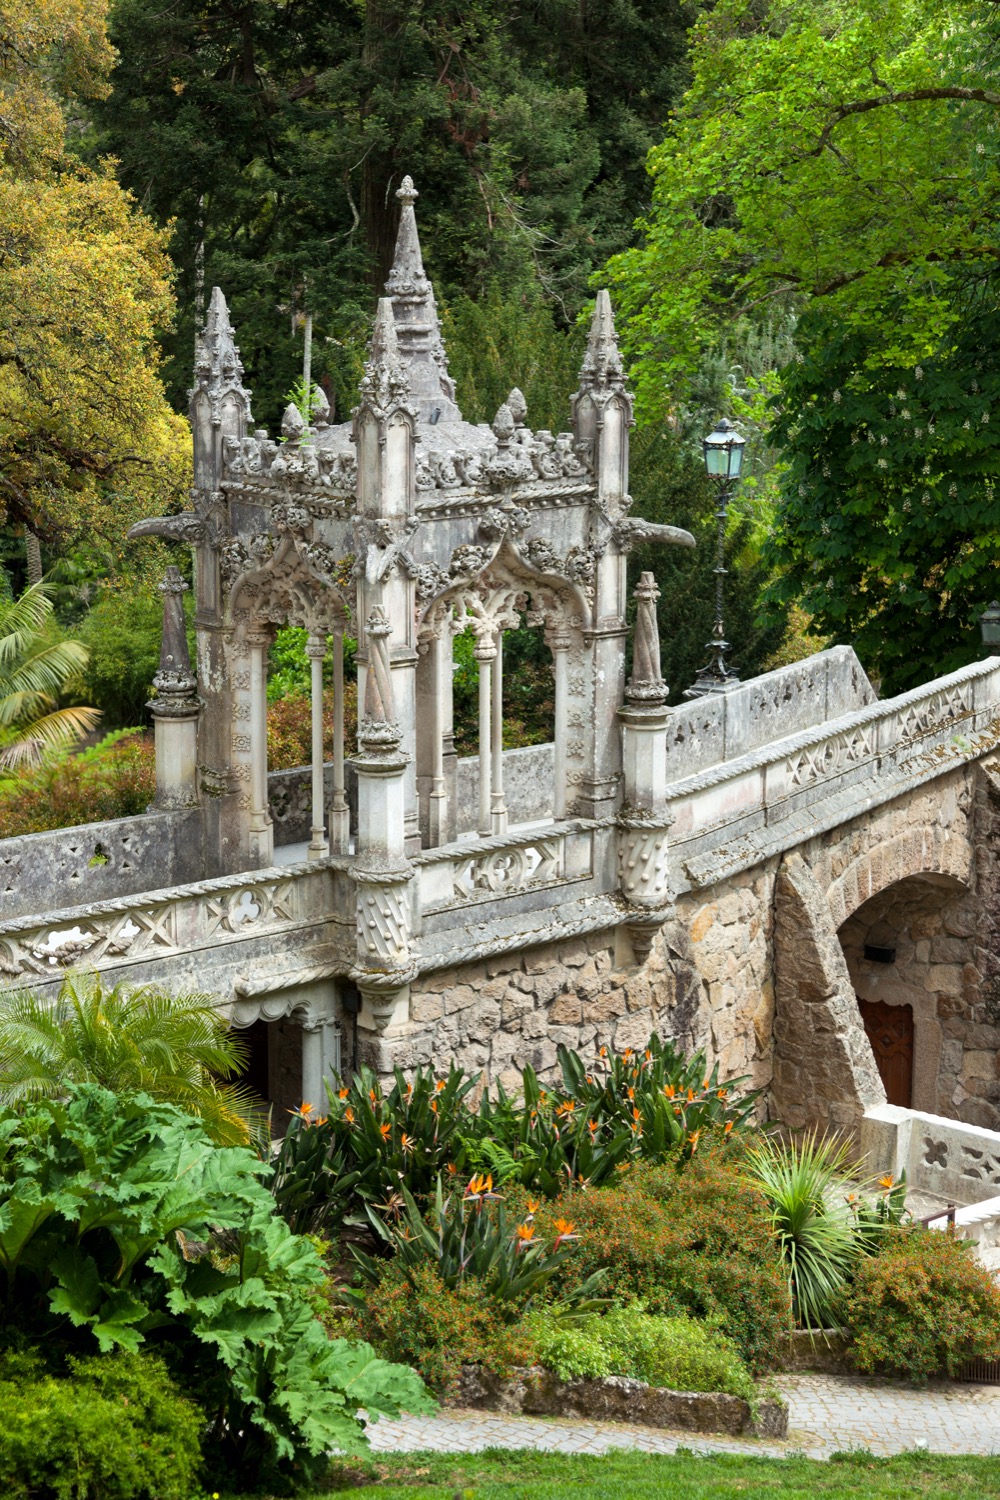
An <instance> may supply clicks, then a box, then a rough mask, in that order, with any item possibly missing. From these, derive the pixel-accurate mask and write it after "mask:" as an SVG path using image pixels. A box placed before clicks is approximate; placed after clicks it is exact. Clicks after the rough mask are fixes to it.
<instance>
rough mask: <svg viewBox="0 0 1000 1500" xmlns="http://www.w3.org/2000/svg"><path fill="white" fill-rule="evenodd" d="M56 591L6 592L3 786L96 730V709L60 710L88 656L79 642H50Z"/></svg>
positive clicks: (0, 614) (0, 631)
mask: <svg viewBox="0 0 1000 1500" xmlns="http://www.w3.org/2000/svg"><path fill="white" fill-rule="evenodd" d="M51 619H52V600H51V598H50V590H49V588H48V587H47V585H46V584H45V583H44V582H43V583H36V584H35V585H33V587H31V588H28V589H25V591H24V592H23V593H22V594H21V595H20V597H19V598H17V599H12V598H11V597H10V595H9V594H6V593H5V592H4V591H2V590H0V783H2V781H3V780H4V779H5V777H6V776H9V773H10V772H11V771H12V770H13V769H15V768H17V767H19V766H22V765H29V766H30V765H33V764H37V763H38V761H39V760H40V759H41V758H42V756H43V755H44V754H45V753H46V752H53V751H55V752H58V751H60V750H65V749H66V748H67V747H68V746H69V745H72V744H75V743H76V742H77V741H78V740H79V739H80V737H81V736H82V735H83V734H85V733H86V732H87V730H88V729H92V728H93V726H94V724H95V723H96V722H97V718H98V715H97V713H96V712H95V711H94V710H93V709H91V708H65V707H60V706H59V697H60V694H61V693H62V692H63V691H64V690H65V689H66V688H67V687H68V686H70V685H72V684H73V683H74V682H77V681H79V679H80V676H81V674H82V672H83V669H84V667H85V666H86V664H87V652H86V650H85V649H84V648H83V646H81V645H80V643H79V642H78V641H60V640H50V639H48V636H49V635H50V633H51Z"/></svg>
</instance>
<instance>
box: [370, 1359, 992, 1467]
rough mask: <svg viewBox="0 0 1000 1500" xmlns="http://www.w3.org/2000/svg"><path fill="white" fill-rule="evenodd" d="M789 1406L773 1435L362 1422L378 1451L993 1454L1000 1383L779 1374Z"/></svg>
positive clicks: (546, 1422)
mask: <svg viewBox="0 0 1000 1500" xmlns="http://www.w3.org/2000/svg"><path fill="white" fill-rule="evenodd" d="M775 1384H776V1385H777V1386H778V1387H779V1388H780V1390H781V1392H782V1394H783V1395H784V1397H785V1400H786V1401H787V1402H788V1407H789V1422H788V1437H787V1439H785V1440H783V1441H781V1442H775V1441H773V1440H768V1441H767V1442H757V1441H755V1440H754V1439H752V1438H726V1437H710V1436H707V1435H702V1434H700V1433H690V1432H687V1433H680V1432H665V1431H663V1430H661V1429H658V1428H652V1427H631V1426H628V1425H627V1424H625V1423H619V1422H582V1421H578V1420H573V1421H560V1420H557V1419H554V1418H548V1417H519V1416H513V1417H508V1416H501V1415H499V1414H497V1413H494V1412H480V1411H457V1410H450V1409H449V1410H446V1411H444V1412H442V1414H441V1415H440V1416H437V1417H404V1418H401V1419H400V1420H399V1421H396V1422H391V1421H387V1420H384V1419H383V1420H382V1421H380V1422H378V1423H376V1424H375V1425H374V1426H373V1427H371V1428H370V1429H369V1435H370V1437H371V1443H372V1447H373V1448H375V1449H377V1450H379V1451H381V1452H383V1453H412V1452H416V1451H419V1450H423V1451H432V1452H436V1453H477V1452H480V1451H481V1450H482V1449H484V1448H535V1449H544V1450H546V1451H547V1452H553V1453H606V1452H607V1450H608V1449H609V1448H632V1449H635V1450H637V1451H639V1452H643V1453H675V1452H676V1451H677V1449H678V1448H679V1447H684V1448H688V1449H691V1450H692V1451H693V1452H695V1453H756V1454H760V1455H766V1456H768V1457H780V1456H781V1455H782V1454H785V1453H795V1452H798V1453H806V1454H808V1455H809V1456H810V1457H812V1458H829V1456H830V1454H831V1453H837V1452H844V1451H845V1450H847V1449H851V1448H867V1449H868V1450H869V1451H870V1452H871V1453H875V1454H879V1455H882V1456H888V1455H890V1454H893V1453H901V1452H904V1451H905V1450H906V1449H911V1448H916V1447H926V1448H927V1449H928V1450H929V1451H930V1452H931V1453H950V1454H964V1453H975V1454H983V1455H987V1456H988V1455H990V1454H994V1453H1000V1387H998V1386H988V1385H955V1384H952V1383H951V1382H944V1381H942V1382H938V1383H935V1384H933V1385H930V1386H928V1387H927V1389H926V1390H914V1389H912V1388H911V1387H909V1386H904V1385H898V1384H896V1383H894V1382H892V1381H885V1380H866V1379H862V1378H860V1377H849V1376H842V1375H782V1376H779V1377H778V1379H777V1380H776V1381H775Z"/></svg>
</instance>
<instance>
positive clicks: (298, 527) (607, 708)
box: [133, 178, 693, 993]
mask: <svg viewBox="0 0 1000 1500" xmlns="http://www.w3.org/2000/svg"><path fill="white" fill-rule="evenodd" d="M396 196H397V198H398V200H399V204H400V222H399V234H398V241H397V247H396V256H395V261H394V264H393V267H392V271H391V273H390V276H389V279H388V281H387V283H386V288H385V293H386V295H385V296H384V297H383V298H382V299H381V300H380V302H379V305H378V311H377V315H376V319H375V324H374V328H373V334H372V341H371V346H370V350H369V357H368V361H367V364H366V367H365V372H364V376H363V379H362V381H361V383H360V386H359V391H358V404H357V406H356V407H355V409H354V411H353V412H352V413H351V419H350V420H349V421H346V422H337V421H335V420H334V417H333V413H332V412H331V411H330V408H329V404H328V402H327V401H326V398H325V397H322V396H320V397H319V398H318V401H317V405H316V407H315V409H314V410H313V412H312V415H311V418H310V419H309V420H307V419H306V417H305V416H304V415H303V413H302V412H300V411H299V410H298V408H297V407H295V406H294V405H293V406H289V407H288V408H287V410H286V411H285V413H284V416H283V418H282V422H281V431H280V434H278V435H277V436H276V437H274V438H272V437H271V436H270V435H269V433H268V432H267V431H266V430H264V429H262V428H258V427H255V426H254V424H253V418H252V415H251V408H250V392H249V391H248V390H247V389H246V387H245V385H244V383H243V365H242V363H241V360H240V356H239V350H238V348H237V346H236V342H235V335H234V331H233V327H232V324H231V322H230V318H229V311H228V308H227V306H226V302H225V298H224V297H223V295H222V292H221V291H220V290H219V289H218V288H216V289H215V290H214V291H213V293H212V298H211V303H210V306H209V312H208V319H207V323H206V326H205V330H204V333H203V335H202V337H201V338H200V340H199V343H198V351H197V358H196V363H195V384H194V388H193V390H192V392H191V421H192V428H193V433H194V489H193V492H192V507H191V509H190V510H189V511H186V512H185V513H184V514H182V515H175V516H168V517H162V518H159V519H154V520H149V521H144V522H142V523H140V525H139V526H137V527H136V528H134V533H133V534H134V535H137V536H139V535H160V536H165V537H169V538H171V539H173V540H182V541H186V542H188V543H190V544H191V545H192V547H193V548H194V551H195V560H196V566H195V590H196V606H197V608H196V623H197V632H198V681H197V689H198V695H197V699H193V700H192V698H191V695H190V694H189V698H188V702H189V705H190V703H191V702H192V701H193V702H194V703H195V705H196V706H197V705H198V704H200V715H198V714H196V717H197V718H198V724H197V730H196V732H197V736H198V739H197V755H196V757H193V759H195V760H196V763H197V765H198V767H199V772H198V774H199V776H200V777H201V785H202V787H203V788H205V790H206V792H208V793H210V794H211V796H212V798H213V799H214V801H213V806H214V807H215V808H216V809H217V811H218V817H217V818H215V819H214V822H213V827H215V828H216V830H217V837H218V840H219V851H223V850H225V851H228V854H226V853H222V852H219V851H217V852H218V853H219V860H220V862H221V864H222V865H223V866H225V864H226V859H227V858H228V859H229V861H230V868H232V867H234V865H233V862H234V861H236V860H238V859H243V860H245V861H248V862H249V863H257V864H268V863H270V862H271V860H272V858H273V848H272V826H271V818H270V812H269V808H268V803H267V696H266V695H267V672H268V650H269V647H270V644H271V642H272V640H273V637H274V632H275V630H276V629H277V628H278V627H280V626H283V625H286V624H290V625H295V626H299V627H302V628H303V629H304V630H305V631H306V632H307V645H306V654H307V655H308V657H309V660H310V664H311V665H310V673H311V679H310V680H311V682H312V691H313V704H312V730H313V733H312V746H313V817H312V823H313V837H312V842H311V843H310V845H309V853H310V855H313V856H316V857H320V856H323V855H325V854H327V853H333V854H337V855H339V856H342V857H347V858H348V860H351V859H353V862H354V863H353V865H352V866H351V869H352V871H353V874H354V878H355V879H356V880H357V881H359V882H360V883H361V884H362V885H363V886H364V887H365V891H366V894H365V897H364V900H361V898H360V896H359V898H358V902H357V909H358V913H359V915H358V965H357V974H356V976H355V977H356V978H357V979H358V982H359V983H361V984H362V987H364V983H365V981H366V978H367V981H368V983H369V988H370V989H371V990H372V992H373V993H374V992H375V991H376V990H377V991H378V992H379V993H383V992H387V991H389V990H391V988H392V985H391V983H390V980H391V978H392V974H393V973H395V974H396V976H397V978H398V977H399V975H401V974H402V973H403V972H404V971H405V969H406V966H407V963H408V962H409V960H408V958H407V950H408V943H409V936H408V933H407V931H406V922H405V921H404V920H403V917H402V916H399V914H400V913H402V914H404V915H405V913H406V912H407V911H408V910H409V909H410V901H409V897H408V896H407V894H406V891H405V890H403V889H397V887H399V886H400V882H404V883H405V880H406V879H408V878H409V875H408V865H407V860H408V858H409V857H411V856H412V855H413V854H414V853H415V852H416V851H418V850H419V849H421V848H423V849H425V850H426V849H433V848H437V847H438V846H441V845H446V844H449V843H451V842H453V841H455V840H456V839H457V838H458V837H460V836H461V835H462V834H463V832H465V833H467V832H470V831H471V830H470V829H469V828H468V827H467V826H466V827H465V828H463V827H462V826H461V820H460V816H459V807H458V801H459V798H458V791H457V780H456V757H455V753H454V741H453V711H452V670H453V646H454V640H455V637H456V636H457V635H459V634H461V633H463V632H466V631H467V632H469V634H470V635H471V637H472V640H473V643H474V644H473V650H474V656H475V660H476V663H477V667H478V675H479V688H478V692H479V765H478V779H479V796H478V812H477V816H476V819H475V827H476V829H478V833H479V835H480V836H489V837H490V838H492V839H496V838H497V837H498V836H503V835H504V834H505V833H506V832H507V829H508V822H509V820H510V814H509V810H508V805H507V799H506V795H505V787H504V753H503V712H504V664H503V655H504V635H505V632H508V631H510V630H512V629H515V628H518V627H520V626H522V625H527V626H529V627H534V628H537V629H539V630H541V631H542V632H543V633H544V639H545V641H546V643H547V645H548V647H549V649H550V651H551V653H552V659H553V674H554V702H555V709H554V712H555V753H554V766H555V772H554V785H553V786H552V789H551V796H550V799H549V805H550V812H551V815H552V817H553V818H554V819H556V820H560V819H561V820H566V819H571V818H577V819H580V818H582V819H592V820H605V821H606V820H608V819H613V818H614V817H615V815H616V814H617V812H618V811H619V809H620V806H621V802H622V795H623V787H622V754H621V735H620V732H619V730H618V727H617V720H616V715H617V712H618V710H619V708H620V707H621V705H622V703H623V695H624V662H625V651H624V644H625V634H626V597H625V558H626V554H627V552H628V551H629V549H630V547H631V546H632V545H634V544H635V543H636V542H640V541H641V542H664V543H669V544H675V543H680V544H682V545H688V546H691V545H693V539H692V538H691V537H690V536H689V535H688V533H686V532H682V531H679V530H678V529H676V528H674V527H668V526H655V525H651V524H650V523H647V522H644V521H640V520H636V519H634V518H632V517H631V516H630V515H629V507H630V504H631V502H630V498H629V494H628V437H629V429H630V427H631V423H632V403H631V398H630V396H629V394H628V391H627V390H626V386H625V380H624V373H623V369H622V361H621V356H620V354H619V351H618V345H617V338H616V335H615V329H614V321H613V318H612V312H611V303H610V300H609V298H608V295H607V293H606V292H601V293H600V294H599V295H598V298H597V302H596V306H595V310H594V317H593V326H592V329H591V334H590V339H589V341H588V345H587V350H586V354H585V357H584V361H583V367H582V369H581V372H580V384H579V389H578V390H577V392H576V394H575V395H574V397H573V398H572V402H571V408H572V417H571V426H570V428H569V430H567V431H565V432H560V433H553V432H550V431H548V430H547V429H544V428H541V429H538V430H534V431H533V430H532V428H531V427H530V426H529V415H530V414H529V412H528V410H527V406H526V403H525V400H524V397H523V395H522V394H521V392H520V391H519V390H517V389H513V390H512V391H511V392H510V395H509V396H508V398H507V400H506V401H504V402H503V403H502V404H501V406H500V408H499V410H498V411H497V413H496V416H495V418H494V420H493V422H492V423H491V424H490V425H489V426H487V425H477V424H473V423H470V422H467V421H466V420H465V419H464V417H463V416H462V412H461V407H460V404H459V399H460V393H457V392H456V390H455V385H454V382H453V380H452V379H451V376H450V375H449V373H448V360H447V355H446V353H445V348H444V343H443V340H442V338H441V328H440V323H439V320H438V314H437V308H436V304H435V300H434V291H433V288H432V286H431V283H430V281H429V280H428V278H427V275H426V273H425V271H424V266H423V259H422V254H421V248H420V239H419V235H418V232H417V222H416V217H415V203H416V200H417V192H416V189H415V188H414V186H413V183H412V182H411V180H410V179H409V178H405V179H404V181H403V184H402V186H401V187H400V189H399V191H398V193H397V195H396ZM345 634H350V635H352V636H354V637H356V638H357V662H358V666H359V671H360V674H361V675H362V676H363V677H367V679H368V680H367V688H366V689H364V690H362V691H359V703H360V708H359V720H360V721H359V731H360V733H359V747H360V748H359V753H358V756H357V758H356V773H357V781H358V813H357V828H356V834H355V836H354V838H353V840H352V836H351V829H350V827H349V823H350V817H349V814H348V810H347V799H346V781H345V766H344V729H345V726H344V670H343V662H344V637H345ZM328 651H329V652H330V653H331V654H332V664H331V665H330V666H328V667H326V668H325V667H324V659H325V657H326V656H327V653H328ZM331 677H332V681H333V700H334V701H333V720H334V723H333V730H334V762H333V779H332V797H331V787H330V782H329V779H328V777H327V776H326V774H325V773H324V767H323V765H322V756H323V744H324V731H325V727H326V726H325V724H324V714H325V708H324V697H323V694H324V682H327V683H329V680H330V678H331ZM361 687H362V684H361V683H360V682H359V688H361ZM387 704H388V705H391V712H390V711H389V709H388V708H387V707H386V705H387ZM376 710H377V712H376ZM189 720H191V722H192V724H193V719H192V718H191V712H190V711H189V714H188V718H187V719H184V720H183V721H182V720H181V719H180V718H178V723H179V724H182V728H178V730H177V733H178V734H181V733H182V732H187V730H186V729H183V726H186V725H187V724H188V722H189ZM194 732H195V730H194V729H193V728H192V729H191V733H194ZM490 860H491V861H492V863H491V864H490V866H489V867H490V869H493V868H494V867H495V868H496V869H497V870H506V869H508V868H513V865H512V864H511V861H510V860H509V859H507V858H506V856H503V855H502V854H498V853H496V851H493V852H492V853H491V854H490ZM546 868H548V866H546ZM498 888H499V887H498ZM359 889H360V887H359ZM379 890H381V891H382V894H381V895H379ZM647 904H648V903H647ZM387 911H391V912H393V913H396V914H397V916H399V919H398V920H395V919H394V922H393V924H392V931H393V939H392V944H390V945H389V946H388V947H387V943H386V938H385V932H386V930H388V929H387V926H386V923H387V921H388V919H387V918H386V917H385V915H384V914H385V912H387ZM364 912H367V913H368V914H369V915H368V916H367V917H365V916H364V915H363V913H364ZM380 914H381V915H380ZM397 929H398V930H397ZM390 948H391V952H390V951H389V949H390ZM387 966H388V970H389V971H390V973H389V978H388V979H387V978H386V970H387Z"/></svg>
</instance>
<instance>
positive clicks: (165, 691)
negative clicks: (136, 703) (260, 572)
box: [148, 567, 201, 812]
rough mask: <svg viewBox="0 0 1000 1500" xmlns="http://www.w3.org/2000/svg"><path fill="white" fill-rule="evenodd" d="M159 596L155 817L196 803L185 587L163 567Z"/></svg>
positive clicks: (196, 703) (194, 694) (193, 682)
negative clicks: (161, 602) (161, 617)
mask: <svg viewBox="0 0 1000 1500" xmlns="http://www.w3.org/2000/svg"><path fill="white" fill-rule="evenodd" d="M159 587H160V593H161V594H162V595H163V637H162V640H161V643H160V665H159V669H158V671H157V673H156V675H155V677H154V678H153V688H154V690H155V693H156V696H155V698H152V699H150V702H149V704H148V707H149V709H150V710H151V712H152V715H153V734H154V738H155V743H156V801H155V803H154V804H153V806H154V807H155V808H156V810H157V811H158V812H168V811H171V810H172V809H174V808H183V807H196V806H197V804H198V715H199V714H200V712H201V703H200V700H199V698H198V683H197V679H196V678H195V675H194V673H193V672H192V670H191V658H190V655H189V654H188V644H187V629H186V626H185V622H184V594H185V592H186V590H187V584H186V583H185V582H184V580H183V578H182V577H181V575H180V572H179V571H178V569H177V568H175V567H169V568H168V569H167V571H166V573H165V575H164V578H163V582H162V583H161V584H160V586H159Z"/></svg>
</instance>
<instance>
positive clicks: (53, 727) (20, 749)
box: [0, 708, 101, 770]
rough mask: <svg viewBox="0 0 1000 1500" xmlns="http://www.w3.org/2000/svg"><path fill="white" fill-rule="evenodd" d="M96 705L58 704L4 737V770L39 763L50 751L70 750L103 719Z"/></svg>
mask: <svg viewBox="0 0 1000 1500" xmlns="http://www.w3.org/2000/svg"><path fill="white" fill-rule="evenodd" d="M100 717H101V715H100V711H99V710H98V709H96V708H57V709H54V710H53V712H52V713H47V714H44V715H43V716H42V717H41V718H37V719H32V720H31V721H30V722H29V723H27V724H25V725H24V726H23V727H21V728H18V729H16V730H14V731H11V732H9V733H8V734H7V735H5V737H4V742H3V749H2V750H0V770H12V769H13V768H14V767H16V766H24V765H38V764H39V763H40V762H41V761H42V760H43V759H44V757H45V755H46V753H49V754H53V753H58V752H60V751H62V750H68V749H69V747H70V746H71V745H75V744H76V743H77V741H78V740H81V739H82V738H83V736H84V735H85V734H89V733H90V731H91V730H92V729H93V728H94V727H95V726H96V725H97V724H98V723H99V721H100Z"/></svg>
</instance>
